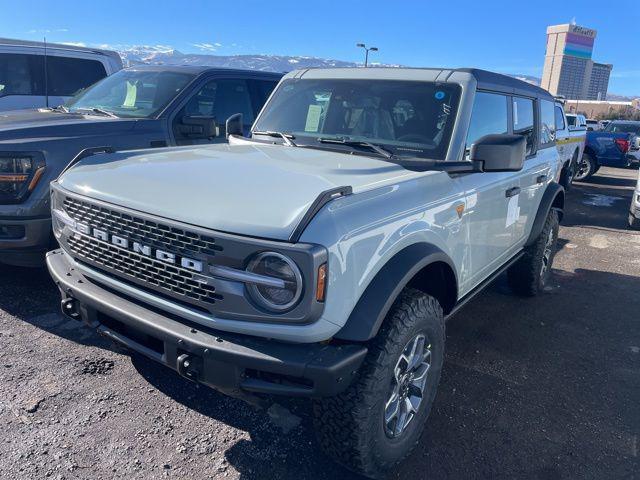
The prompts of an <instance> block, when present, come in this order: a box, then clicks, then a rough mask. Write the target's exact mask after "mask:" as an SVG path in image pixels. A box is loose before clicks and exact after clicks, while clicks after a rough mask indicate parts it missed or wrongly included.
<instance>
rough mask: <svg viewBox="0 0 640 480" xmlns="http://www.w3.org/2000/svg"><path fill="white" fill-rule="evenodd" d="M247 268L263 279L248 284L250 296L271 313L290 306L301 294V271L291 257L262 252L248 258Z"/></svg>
mask: <svg viewBox="0 0 640 480" xmlns="http://www.w3.org/2000/svg"><path fill="white" fill-rule="evenodd" d="M247 271H248V272H250V273H252V274H255V275H259V276H261V277H263V278H264V280H265V281H263V282H260V281H256V282H252V283H250V284H248V285H247V290H248V291H249V294H250V295H251V298H252V299H253V300H254V301H255V302H256V303H258V305H260V306H262V307H264V308H266V309H267V310H271V311H273V312H284V311H286V310H289V309H291V308H293V307H294V306H295V305H296V304H297V303H298V301H299V300H300V297H301V296H302V274H301V273H300V269H299V268H298V266H297V265H296V264H295V262H294V261H293V260H291V259H290V258H289V257H286V256H285V255H282V254H280V253H276V252H262V253H259V254H257V255H256V256H255V257H253V258H252V259H251V261H250V262H249V264H248V265H247Z"/></svg>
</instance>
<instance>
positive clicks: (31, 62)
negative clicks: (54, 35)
mask: <svg viewBox="0 0 640 480" xmlns="http://www.w3.org/2000/svg"><path fill="white" fill-rule="evenodd" d="M45 54H46V55H45ZM120 69H122V60H121V59H120V55H118V53H117V52H113V51H110V50H101V49H97V48H84V47H76V46H71V45H60V44H55V43H48V44H46V45H45V44H44V43H43V42H30V41H27V40H11V39H8V38H0V111H6V110H19V109H23V108H40V107H49V106H56V105H61V104H63V103H64V102H66V101H67V100H69V99H70V98H71V97H72V96H74V95H75V94H77V93H78V92H80V91H81V90H82V89H84V88H87V87H89V86H91V85H93V84H94V83H96V82H97V81H98V80H101V79H103V78H104V77H106V76H108V75H111V74H112V73H115V72H117V71H118V70H120Z"/></svg>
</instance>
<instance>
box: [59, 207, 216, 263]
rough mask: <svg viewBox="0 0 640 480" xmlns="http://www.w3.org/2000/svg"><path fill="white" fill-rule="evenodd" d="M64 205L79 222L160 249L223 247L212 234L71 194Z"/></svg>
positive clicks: (185, 251) (189, 251)
mask: <svg viewBox="0 0 640 480" xmlns="http://www.w3.org/2000/svg"><path fill="white" fill-rule="evenodd" d="M64 207H65V210H66V211H67V213H68V214H69V216H71V218H73V219H74V220H76V221H78V222H82V223H84V224H87V225H89V226H90V227H93V228H99V229H103V230H107V231H109V232H111V233H114V234H116V235H121V236H123V237H126V238H128V239H129V240H131V241H133V242H135V241H138V242H140V243H143V244H145V245H150V246H152V247H154V248H159V249H161V250H166V251H169V252H175V253H178V254H180V255H186V256H193V255H194V254H200V255H215V254H216V253H217V252H220V251H221V250H222V247H221V246H219V245H216V241H215V239H214V238H212V237H209V236H205V235H199V234H197V233H194V232H190V231H187V230H183V229H181V228H176V227H171V226H168V225H164V224H162V223H157V222H153V221H151V220H147V219H143V218H139V217H136V216H134V215H129V214H127V213H123V212H118V211H117V210H112V209H110V208H105V207H101V206H97V205H92V204H90V203H87V202H83V201H81V200H77V199H75V198H72V197H66V198H65V199H64Z"/></svg>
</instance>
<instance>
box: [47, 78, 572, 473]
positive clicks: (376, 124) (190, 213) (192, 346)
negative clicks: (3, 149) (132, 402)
mask: <svg viewBox="0 0 640 480" xmlns="http://www.w3.org/2000/svg"><path fill="white" fill-rule="evenodd" d="M241 125H242V121H241V119H240V118H239V116H238V115H234V116H232V117H231V118H229V119H228V120H227V125H226V130H227V133H228V134H229V135H231V141H230V144H229V145H219V146H200V147H193V146H190V147H182V148H180V147H178V148H167V149H161V150H155V151H138V152H120V153H113V154H101V155H94V156H91V157H88V158H85V159H83V160H82V161H81V162H79V163H78V164H77V165H76V166H74V167H73V168H71V169H69V170H68V171H67V172H66V173H64V174H63V175H62V176H61V177H60V178H59V179H58V181H56V182H54V184H53V185H52V192H51V195H52V200H51V202H52V208H53V224H54V232H55V236H56V238H57V240H58V241H59V243H60V246H61V248H60V249H59V250H55V251H52V252H50V253H49V254H48V257H47V263H48V267H49V270H50V272H51V274H52V276H53V278H54V280H55V282H56V283H57V285H58V286H59V288H60V292H61V294H62V311H63V312H64V313H65V314H66V315H68V316H70V317H71V318H75V319H78V320H83V321H84V322H86V323H87V324H88V325H90V326H92V327H95V328H97V329H98V331H99V332H100V333H101V334H103V335H105V336H107V337H109V338H111V339H112V340H114V341H116V342H118V343H120V344H123V345H125V346H127V347H129V348H131V349H133V350H135V351H138V352H141V353H143V354H145V355H147V356H148V357H150V358H151V359H154V360H156V361H158V362H161V363H163V364H165V365H167V366H169V367H171V368H173V369H175V370H176V371H178V372H179V373H180V374H182V375H184V376H185V377H187V378H189V379H192V380H195V381H198V382H201V383H203V384H206V385H209V386H211V387H214V388H216V389H218V390H219V391H222V392H224V393H226V394H229V395H233V396H236V397H240V398H244V399H246V400H247V401H250V402H254V403H262V402H265V401H266V400H265V399H268V398H271V396H272V395H286V396H302V397H309V398H312V399H313V401H314V412H315V415H316V425H317V430H318V436H319V442H320V444H321V445H322V447H323V448H324V449H325V450H326V451H327V452H328V453H329V454H330V455H331V456H332V457H333V458H335V459H336V460H337V461H339V462H341V463H343V464H344V465H346V466H347V467H348V468H351V469H353V470H355V471H357V472H359V473H362V474H364V475H368V476H372V477H375V476H381V475H383V474H384V472H386V471H388V470H389V469H391V468H392V467H394V466H395V465H396V464H398V463H399V462H400V461H401V460H402V459H403V458H404V457H405V456H406V455H408V453H409V452H410V451H411V450H412V449H413V447H414V446H415V444H416V442H417V440H418V438H419V436H420V433H421V432H422V430H423V428H424V425H425V423H426V420H427V417H428V415H429V412H430V410H431V406H432V404H433V401H434V398H435V395H436V389H437V386H438V381H439V378H440V373H441V370H442V366H443V358H444V348H445V320H446V319H447V318H449V317H451V316H452V315H453V314H454V313H455V312H456V311H457V310H458V309H459V308H461V307H462V306H463V305H464V304H465V303H466V302H467V301H468V300H469V299H471V298H472V297H474V296H475V295H476V294H477V293H478V292H480V291H481V290H482V288H483V287H484V286H486V285H487V284H489V283H490V282H491V281H492V280H493V279H494V278H496V276H498V275H500V274H501V273H502V272H507V276H508V281H509V284H510V285H511V287H512V289H513V291H514V292H515V293H516V294H520V295H536V294H537V293H539V292H540V291H541V290H542V289H543V288H544V286H545V283H546V282H547V280H548V278H549V274H550V270H551V264H552V261H553V257H554V252H555V243H556V238H557V235H558V224H559V221H560V219H561V217H562V211H563V205H564V189H563V188H562V187H561V186H560V184H559V183H558V181H559V179H560V175H561V168H562V161H561V159H560V157H559V155H558V150H557V148H556V142H555V128H556V127H555V115H554V99H553V97H551V96H550V95H549V94H548V93H547V92H546V91H544V90H542V89H540V88H537V87H534V86H532V85H529V84H527V83H524V82H521V81H518V80H515V79H512V78H509V77H506V76H502V75H498V74H494V73H491V72H486V71H482V70H475V69H458V70H446V69H444V70H443V69H390V68H389V69H387V68H371V69H369V68H357V69H317V70H313V69H311V70H300V71H295V72H292V73H289V74H288V75H286V76H285V77H284V78H283V80H282V81H281V82H280V83H279V85H278V87H276V90H275V91H274V93H273V94H272V95H271V97H270V98H269V100H268V102H267V104H266V105H265V107H264V108H263V110H262V111H261V113H260V114H259V116H258V118H257V119H256V121H255V123H254V125H253V127H252V132H251V138H249V139H242V138H241V137H240V136H239V134H240V133H241V131H242V128H241Z"/></svg>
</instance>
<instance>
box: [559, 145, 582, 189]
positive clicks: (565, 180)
mask: <svg viewBox="0 0 640 480" xmlns="http://www.w3.org/2000/svg"><path fill="white" fill-rule="evenodd" d="M577 157H578V152H575V153H574V154H573V156H572V157H571V160H569V163H568V164H567V166H566V167H565V168H563V169H562V173H561V174H560V185H562V186H563V187H564V191H565V192H568V191H569V190H571V186H572V185H573V180H574V178H575V175H576V170H577V169H578V159H577Z"/></svg>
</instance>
